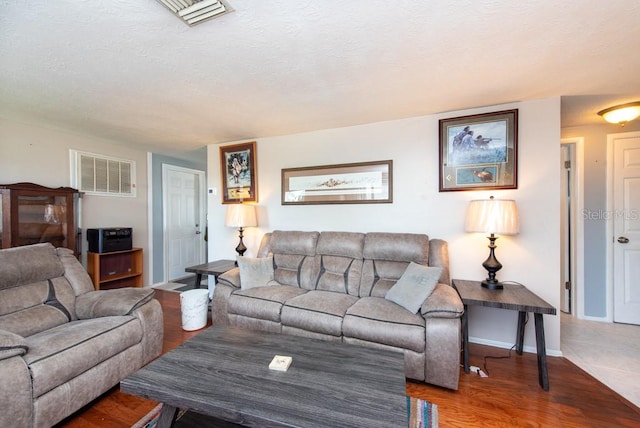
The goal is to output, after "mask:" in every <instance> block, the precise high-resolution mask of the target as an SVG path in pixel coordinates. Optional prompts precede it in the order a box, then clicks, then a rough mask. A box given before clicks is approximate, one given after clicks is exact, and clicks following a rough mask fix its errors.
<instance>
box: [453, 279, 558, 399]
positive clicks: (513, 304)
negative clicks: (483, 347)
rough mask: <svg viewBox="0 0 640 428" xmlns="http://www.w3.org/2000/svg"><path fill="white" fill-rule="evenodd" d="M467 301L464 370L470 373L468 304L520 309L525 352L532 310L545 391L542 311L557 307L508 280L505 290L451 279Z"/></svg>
mask: <svg viewBox="0 0 640 428" xmlns="http://www.w3.org/2000/svg"><path fill="white" fill-rule="evenodd" d="M451 283H452V285H453V287H454V288H455V289H456V290H457V291H458V294H459V295H460V298H461V299H462V303H463V304H464V314H463V315H462V319H461V322H462V352H463V360H464V372H465V373H469V325H468V318H467V307H468V306H469V305H476V306H486V307H491V308H501V309H510V310H512V311H518V329H517V334H516V352H517V353H518V354H519V355H522V346H523V342H524V325H525V319H526V315H527V312H532V313H533V316H534V320H535V327H536V350H537V354H538V381H539V383H540V386H541V387H542V389H544V390H545V391H548V390H549V374H548V370H547V351H546V348H545V341H544V323H543V318H542V315H543V314H549V315H555V314H556V308H554V307H553V306H551V305H550V304H548V303H547V302H545V301H544V300H542V299H541V298H540V297H538V296H537V295H536V294H534V293H533V292H531V291H530V290H528V289H527V288H526V287H525V286H524V285H521V284H512V283H505V284H504V289H502V290H489V289H487V288H484V287H482V286H481V285H480V281H467V280H463V279H454V280H452V281H451Z"/></svg>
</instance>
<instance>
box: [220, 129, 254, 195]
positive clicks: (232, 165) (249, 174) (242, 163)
mask: <svg viewBox="0 0 640 428" xmlns="http://www.w3.org/2000/svg"><path fill="white" fill-rule="evenodd" d="M257 173H258V163H257V155H256V142H255V141H253V142H250V143H242V144H234V145H230V146H221V147H220V175H221V178H222V203H223V204H239V203H243V202H258V183H257V180H258V178H257V177H258V176H257Z"/></svg>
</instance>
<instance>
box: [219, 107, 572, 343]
mask: <svg viewBox="0 0 640 428" xmlns="http://www.w3.org/2000/svg"><path fill="white" fill-rule="evenodd" d="M512 108H517V109H519V138H518V145H519V147H518V156H519V159H518V189H516V190H502V191H493V192H489V191H468V192H443V193H440V192H439V191H438V120H439V119H442V118H451V117H457V116H464V115H469V114H478V113H485V112H492V111H499V110H506V109H512ZM256 141H257V164H258V198H259V209H258V223H259V227H258V228H250V229H247V230H246V232H245V244H246V245H247V247H248V252H247V255H252V254H255V251H256V250H257V248H258V245H259V242H260V239H261V237H262V235H263V234H264V233H265V232H267V231H271V230H274V229H288V230H292V229H297V230H318V231H322V230H346V231H360V232H370V231H385V232H417V233H426V234H428V235H429V236H431V237H434V238H442V239H446V240H447V241H448V242H449V252H450V258H451V274H452V277H453V278H461V279H477V280H480V279H484V278H485V277H486V271H485V270H484V268H483V267H482V266H481V264H482V262H483V261H484V260H485V259H486V257H487V255H488V249H487V245H488V240H487V239H486V237H485V236H483V235H481V234H467V233H465V232H464V215H465V210H466V207H467V203H468V201H470V200H471V199H478V198H486V197H489V196H490V195H494V196H496V197H497V198H513V199H515V200H516V201H517V203H518V208H519V212H520V217H521V219H520V220H521V233H520V235H517V236H512V237H500V239H499V240H498V241H497V245H498V248H497V250H496V256H497V257H498V259H499V260H500V261H501V262H502V264H503V265H504V267H503V269H502V270H501V271H500V272H499V273H498V278H499V279H500V280H502V281H507V280H510V281H517V282H521V283H523V284H525V285H526V286H527V287H528V288H529V289H531V290H532V291H533V292H535V293H536V294H538V295H539V296H540V297H542V298H543V299H545V300H546V301H547V302H549V303H550V304H552V305H553V306H555V307H556V308H559V305H560V293H559V290H560V288H559V283H560V239H559V237H560V170H559V162H560V149H559V141H560V98H550V99H543V100H537V101H530V102H522V103H512V104H504V105H500V106H492V107H486V108H479V109H469V110H461V111H456V112H449V113H443V114H439V115H431V116H423V117H416V118H410V119H404V120H395V121H388V122H379V123H372V124H366V125H361V126H353V127H346V128H337V129H329V130H322V131H316V132H309V133H303V134H295V135H285V136H280V137H270V138H258V139H256ZM234 143H237V142H234ZM385 159H393V187H394V189H393V192H394V195H393V204H364V205H357V204H356V205H304V206H282V205H281V204H280V191H281V183H280V173H281V169H282V168H293V167H303V166H316V165H326V164H336V163H349V162H364V161H376V160H385ZM208 181H209V188H210V189H214V193H213V194H209V201H208V202H209V204H208V205H209V206H208V210H209V260H215V259H220V258H234V256H235V251H234V248H235V246H236V245H237V241H238V236H237V235H238V233H237V230H233V229H229V228H226V227H225V226H224V215H225V211H226V207H225V206H224V205H223V204H221V195H220V193H221V182H220V159H219V146H218V145H211V146H209V150H208ZM469 317H470V318H469V320H470V324H469V325H470V330H469V334H470V336H471V338H472V340H473V341H476V342H480V343H488V344H494V345H497V346H507V347H510V346H511V345H513V344H514V343H515V333H516V323H517V313H516V312H513V311H504V310H497V309H489V308H470V310H469ZM544 318H545V327H546V328H545V331H546V340H547V350H548V352H549V354H551V355H559V354H560V317H559V315H558V316H545V317H544ZM530 321H531V322H530V323H529V324H528V326H527V331H526V335H525V350H529V351H534V350H535V335H534V331H533V318H532V317H531V320H530Z"/></svg>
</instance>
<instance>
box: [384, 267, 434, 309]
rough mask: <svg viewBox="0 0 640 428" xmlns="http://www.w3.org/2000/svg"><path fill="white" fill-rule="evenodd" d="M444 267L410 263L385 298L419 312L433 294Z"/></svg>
mask: <svg viewBox="0 0 640 428" xmlns="http://www.w3.org/2000/svg"><path fill="white" fill-rule="evenodd" d="M441 273H442V268H439V267H429V266H423V265H419V264H417V263H413V262H411V263H409V266H407V269H406V270H405V271H404V273H403V274H402V276H401V277H400V279H399V280H398V282H396V283H395V284H394V285H393V287H391V288H390V289H389V291H387V294H386V295H385V296H384V297H385V299H387V300H391V301H392V302H394V303H397V304H398V305H400V306H402V307H403V308H405V309H406V310H408V311H409V312H411V313H412V314H417V313H418V311H419V310H420V306H422V303H423V302H424V301H425V300H426V299H427V297H429V295H431V293H432V292H433V289H434V288H435V287H436V284H437V283H438V278H440V274H441Z"/></svg>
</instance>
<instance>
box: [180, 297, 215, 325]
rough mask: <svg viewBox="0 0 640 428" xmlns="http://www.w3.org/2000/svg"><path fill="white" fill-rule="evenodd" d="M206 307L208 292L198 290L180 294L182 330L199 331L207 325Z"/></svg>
mask: <svg viewBox="0 0 640 428" xmlns="http://www.w3.org/2000/svg"><path fill="white" fill-rule="evenodd" d="M208 306H209V290H206V289H199V288H198V289H195V290H188V291H184V292H182V293H180V309H181V311H182V329H183V330H186V331H191V330H199V329H201V328H202V327H204V326H205V325H207V308H208Z"/></svg>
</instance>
